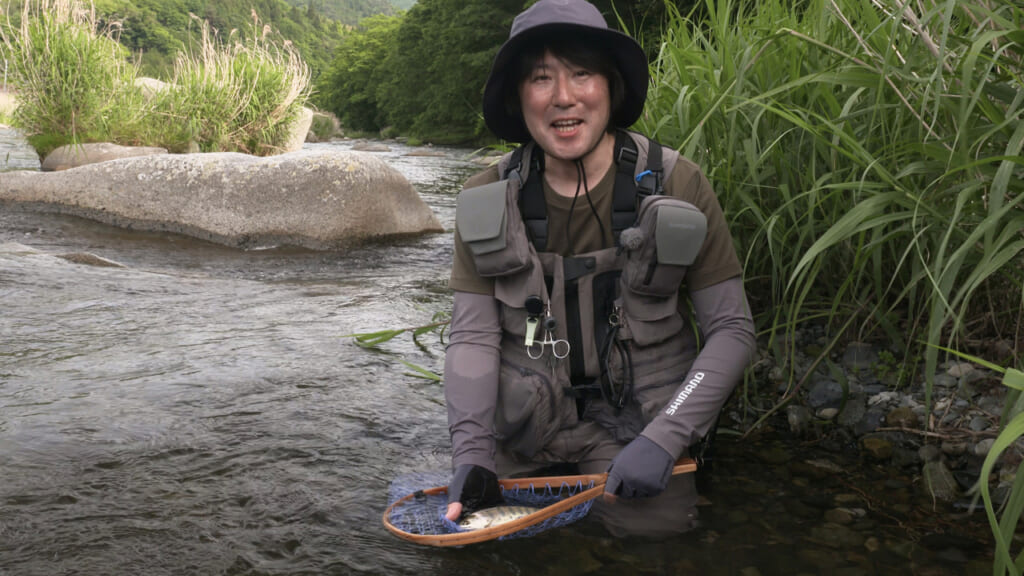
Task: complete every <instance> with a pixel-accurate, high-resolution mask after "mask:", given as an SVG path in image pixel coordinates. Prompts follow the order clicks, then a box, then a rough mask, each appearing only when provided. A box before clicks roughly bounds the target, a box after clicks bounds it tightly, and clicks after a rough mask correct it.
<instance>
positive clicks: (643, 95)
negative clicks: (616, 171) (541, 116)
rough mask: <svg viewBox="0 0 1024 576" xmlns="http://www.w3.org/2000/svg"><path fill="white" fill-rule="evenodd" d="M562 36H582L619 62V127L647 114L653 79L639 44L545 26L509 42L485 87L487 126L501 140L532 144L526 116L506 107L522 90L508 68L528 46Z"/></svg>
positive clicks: (599, 32)
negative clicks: (513, 92)
mask: <svg viewBox="0 0 1024 576" xmlns="http://www.w3.org/2000/svg"><path fill="white" fill-rule="evenodd" d="M559 33H573V34H579V35H582V36H584V37H586V38H588V39H591V40H593V41H594V42H600V43H601V44H600V45H601V46H604V47H607V49H608V53H609V54H611V56H612V57H613V58H614V59H615V65H616V67H617V68H618V69H619V73H620V74H622V79H623V81H624V84H625V86H624V87H623V88H624V90H623V93H624V98H623V102H622V105H621V106H620V107H619V109H618V110H617V111H616V112H615V113H614V115H613V117H612V118H611V122H612V124H613V125H614V126H615V127H618V128H628V127H629V126H632V125H633V123H634V122H636V121H637V120H638V119H639V118H640V115H641V114H642V113H643V111H644V101H645V100H646V99H647V84H648V82H649V80H650V77H649V75H648V71H647V55H646V54H645V53H644V51H643V48H641V47H640V45H639V44H638V43H637V42H636V40H634V39H633V38H631V37H630V36H628V35H626V34H623V33H621V32H619V31H617V30H611V29H608V28H594V27H591V26H581V25H578V24H566V23H554V24H544V25H541V26H535V27H533V28H530V29H529V30H525V31H523V32H522V33H520V34H517V35H516V36H513V37H512V38H509V39H508V41H507V42H505V43H504V44H503V45H502V46H501V48H500V49H499V50H498V54H497V55H496V56H495V57H494V63H493V64H492V65H491V73H490V76H489V77H488V78H487V84H486V86H484V105H483V113H484V122H485V123H486V124H487V127H488V128H489V129H490V130H491V132H493V133H494V135H495V136H497V137H498V138H502V139H504V140H508V141H510V142H519V143H523V142H529V141H530V138H531V137H530V132H529V130H527V128H526V123H525V122H524V121H523V117H522V114H518V113H515V114H513V113H510V112H509V111H508V110H507V109H506V107H505V99H506V95H507V94H508V90H518V89H519V87H518V86H514V85H512V86H510V85H509V84H512V83H514V82H515V80H514V79H512V78H510V75H509V70H508V66H509V64H510V63H512V62H513V61H514V60H515V58H516V57H517V56H518V55H519V53H520V52H522V50H523V47H524V46H525V45H526V44H528V43H531V42H536V41H538V40H540V39H542V38H543V37H546V36H551V35H554V34H559Z"/></svg>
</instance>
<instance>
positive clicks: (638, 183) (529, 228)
mask: <svg viewBox="0 0 1024 576" xmlns="http://www.w3.org/2000/svg"><path fill="white" fill-rule="evenodd" d="M527 152H529V155H528V156H527ZM536 152H537V150H536V147H535V146H534V145H532V144H528V145H526V146H520V147H518V148H516V149H515V150H514V151H513V152H512V155H511V157H510V158H509V161H508V165H507V166H505V168H504V170H501V173H502V178H504V179H508V178H510V177H516V175H518V177H519V178H520V180H521V181H522V186H521V188H520V191H519V212H520V214H521V215H522V218H523V223H524V224H525V225H526V232H527V234H528V235H529V237H530V241H531V242H532V243H533V246H534V248H536V250H537V252H545V251H547V245H548V217H547V203H546V202H545V201H544V186H543V184H542V181H543V174H544V154H543V153H536ZM640 155H641V154H640V151H639V150H638V147H637V144H636V142H635V141H634V140H633V138H631V137H630V135H629V134H628V133H627V132H625V131H623V130H619V131H617V132H616V134H615V151H614V158H615V165H616V168H615V183H614V187H613V189H612V219H611V229H612V238H613V239H614V241H615V245H616V246H618V245H619V235H620V234H621V232H622V231H623V230H625V229H626V228H629V227H630V226H632V225H633V223H634V222H636V217H637V209H638V206H639V205H640V202H641V201H642V200H643V199H644V198H646V197H648V196H651V195H660V194H662V193H663V192H664V176H665V174H664V172H665V169H664V166H663V163H662V150H661V145H660V144H658V143H657V142H654V141H653V140H650V139H647V150H646V160H647V162H646V165H645V166H644V169H643V170H642V171H640V172H639V174H638V173H637V170H636V166H637V161H638V160H639V159H640ZM526 158H528V160H526ZM524 164H525V165H524ZM524 168H526V170H524ZM524 174H525V175H526V177H525V178H523V175H524Z"/></svg>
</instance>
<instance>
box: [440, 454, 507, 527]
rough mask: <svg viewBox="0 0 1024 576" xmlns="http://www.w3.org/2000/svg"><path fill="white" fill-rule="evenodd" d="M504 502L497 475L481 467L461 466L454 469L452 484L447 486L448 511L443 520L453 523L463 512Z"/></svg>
mask: <svg viewBox="0 0 1024 576" xmlns="http://www.w3.org/2000/svg"><path fill="white" fill-rule="evenodd" d="M504 501H505V499H504V498H502V497H501V488H500V487H499V486H498V475H497V474H495V473H494V472H491V471H490V470H488V469H487V468H484V467H482V466H477V465H475V464H463V465H461V466H459V467H458V468H456V469H455V474H454V476H453V477H452V482H451V484H449V485H448V510H447V512H446V513H445V518H447V519H449V520H451V521H453V522H454V521H455V520H458V518H459V516H461V515H462V511H463V510H467V511H473V510H479V509H480V508H487V507H489V506H495V505H497V504H501V503H503V502H504Z"/></svg>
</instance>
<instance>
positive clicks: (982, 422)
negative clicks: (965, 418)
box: [967, 416, 992, 432]
mask: <svg viewBox="0 0 1024 576" xmlns="http://www.w3.org/2000/svg"><path fill="white" fill-rule="evenodd" d="M991 426H992V422H991V421H990V420H989V419H988V418H986V417H984V416H975V417H973V418H971V421H970V423H969V424H967V427H968V428H969V429H971V430H973V431H975V432H981V431H982V430H988V429H989V428H990V427H991Z"/></svg>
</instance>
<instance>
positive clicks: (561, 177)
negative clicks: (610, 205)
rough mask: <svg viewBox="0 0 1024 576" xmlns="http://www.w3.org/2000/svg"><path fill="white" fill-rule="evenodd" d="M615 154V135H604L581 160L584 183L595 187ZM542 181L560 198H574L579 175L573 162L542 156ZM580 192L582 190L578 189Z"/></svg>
mask: <svg viewBox="0 0 1024 576" xmlns="http://www.w3.org/2000/svg"><path fill="white" fill-rule="evenodd" d="M614 152H615V135H614V134H609V133H607V132H606V133H605V134H604V136H603V137H602V138H601V141H600V142H598V144H597V146H595V147H594V149H593V150H591V151H590V152H588V153H587V154H586V155H585V156H584V157H583V158H582V160H583V169H584V171H586V181H587V183H588V184H589V185H591V186H596V185H597V183H598V182H600V181H601V178H602V177H604V175H605V173H606V172H608V168H609V167H610V166H611V165H612V156H614ZM544 181H545V182H547V184H548V186H551V188H552V189H553V190H554V191H555V192H556V193H558V194H559V195H561V196H570V197H571V196H574V195H575V194H576V191H577V187H578V186H579V183H580V174H579V171H578V170H577V168H576V161H575V160H564V159H561V158H553V157H551V156H548V155H547V154H545V155H544ZM579 189H580V190H582V188H579Z"/></svg>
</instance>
